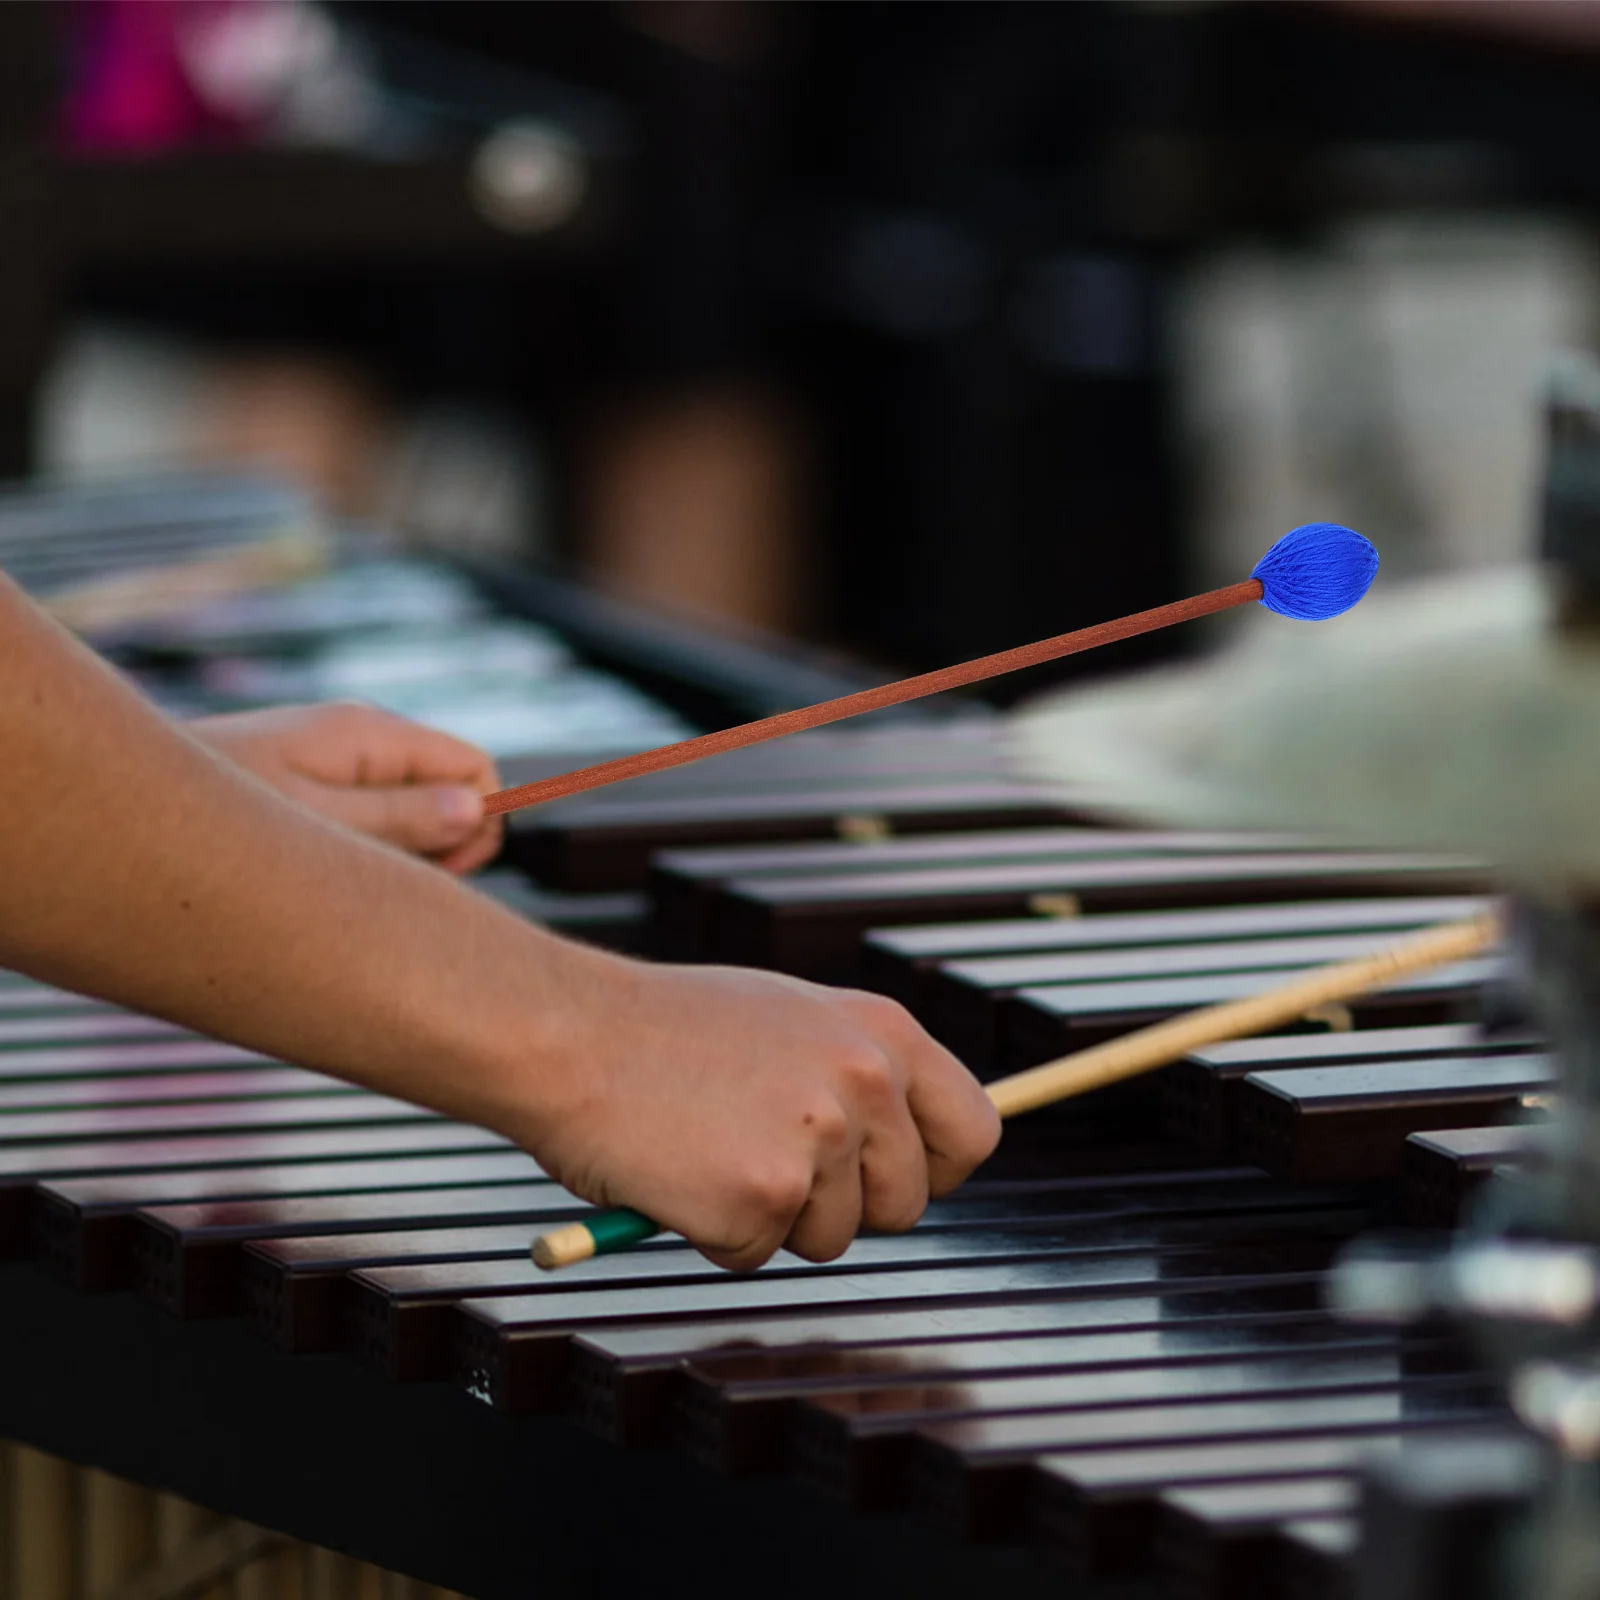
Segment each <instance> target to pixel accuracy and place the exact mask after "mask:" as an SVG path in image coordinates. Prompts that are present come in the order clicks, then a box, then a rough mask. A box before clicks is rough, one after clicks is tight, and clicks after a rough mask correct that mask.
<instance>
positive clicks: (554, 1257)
mask: <svg viewBox="0 0 1600 1600" xmlns="http://www.w3.org/2000/svg"><path fill="white" fill-rule="evenodd" d="M1499 934H1500V924H1499V919H1498V917H1496V915H1495V914H1494V913H1493V912H1484V913H1483V914H1481V915H1479V916H1476V917H1472V918H1470V919H1469V920H1467V921H1465V922H1446V923H1441V924H1440V925H1439V926H1437V927H1433V928H1428V929H1426V930H1424V931H1423V932H1421V933H1418V934H1413V935H1412V937H1411V938H1409V939H1403V940H1401V941H1400V942H1399V943H1397V944H1394V945H1391V946H1390V947H1389V948H1388V949H1386V950H1380V951H1377V952H1376V953H1375V954H1373V955H1370V956H1358V957H1356V958H1355V959H1354V960H1352V961H1339V962H1335V963H1334V964H1333V965H1331V966H1326V967H1317V968H1315V969H1313V970H1312V971H1310V972H1307V973H1303V974H1301V976H1299V977H1298V978H1295V979H1294V980H1293V981H1291V982H1289V983H1286V984H1283V985H1282V986H1281V987H1279V988H1276V989H1269V990H1267V992H1266V993H1265V994H1258V995H1250V996H1248V997H1247V998H1245V999H1243V1000H1225V1001H1223V1002H1222V1003H1221V1004H1220V1005H1212V1006H1202V1007H1201V1008H1200V1010H1198V1011H1187V1012H1185V1013H1184V1014H1183V1015H1182V1016H1177V1017H1170V1018H1168V1020H1167V1021H1165V1022H1157V1023H1154V1024H1153V1025H1152V1026H1150V1027H1148V1028H1140V1029H1138V1030H1137V1031H1136V1032H1134V1033H1125V1034H1123V1035H1122V1037H1121V1038H1118V1039H1111V1040H1108V1041H1107V1042H1106V1043H1104V1044H1097V1045H1091V1046H1090V1047H1089V1048H1088V1049H1087V1050H1079V1051H1076V1052H1074V1053H1073V1054H1072V1055H1069V1056H1062V1057H1061V1058H1060V1059H1059V1060H1057V1061H1047V1062H1045V1063H1044V1065H1043V1066H1038V1067H1030V1068H1029V1069H1028V1070H1027V1071H1026V1072H1018V1073H1015V1074H1013V1075H1012V1076H1011V1077H1009V1078H1000V1079H997V1080H996V1081H995V1082H994V1083H991V1084H989V1085H988V1086H987V1088H986V1089H985V1091H984V1092H985V1093H986V1094H987V1095H988V1096H989V1098H990V1099H991V1100H992V1101H993V1102H994V1104H995V1108H996V1109H997V1110H998V1111H999V1113H1000V1115H1001V1116H1002V1117H1014V1116H1016V1115H1018V1114H1019V1113H1020V1112H1023V1111H1037V1110H1038V1109H1039V1108H1040V1107H1041V1106H1048V1105H1054V1104H1055V1103H1056V1102H1057V1101H1059V1100H1066V1099H1070V1098H1071V1097H1072V1096H1073V1095H1079V1094H1087V1093H1088V1092H1089V1090H1091V1089H1102V1088H1104V1087H1105V1086H1106V1085H1107V1084H1110V1083H1120V1082H1121V1081H1122V1080H1123V1079H1124V1078H1133V1077H1137V1076H1138V1075H1139V1074H1140V1073H1142V1072H1150V1071H1152V1070H1153V1069H1154V1068H1156V1067H1164V1066H1168V1065H1170V1064H1171V1063H1172V1062H1174V1061H1177V1060H1179V1059H1181V1058H1182V1057H1183V1056H1186V1055H1188V1054H1189V1052H1190V1051H1191V1050H1198V1049H1200V1048H1201V1047H1202V1046H1203V1045H1208V1044H1220V1043H1221V1042H1222V1041H1223V1040H1224V1039H1245V1038H1249V1037H1250V1036H1251V1035H1252V1034H1257V1033H1265V1032H1266V1031H1267V1030H1268V1029H1269V1028H1281V1027H1283V1026H1284V1025H1285V1024H1286V1023H1290V1022H1295V1021H1298V1020H1299V1019H1300V1018H1301V1017H1303V1016H1305V1015H1306V1014H1307V1013H1308V1012H1311V1011H1315V1010H1316V1009H1317V1008H1318V1007H1320V1006H1326V1005H1333V1004H1335V1003H1336V1002H1338V1001H1341V1000H1352V999H1354V998H1355V997H1356V996H1358V995H1363V994H1366V993H1367V992H1368V991H1369V990H1372V989H1381V988H1383V987H1384V986H1385V985H1387V984H1390V983H1393V982H1395V981H1396V980H1397V979H1399V978H1404V977H1408V976H1409V975H1410V974H1412V973H1414V972H1425V971H1426V970H1427V969H1428V968H1430V967H1438V966H1443V965H1444V964H1445V963H1446V962H1450V961H1465V960H1467V959H1468V958H1469V957H1471V956H1475V955H1480V954H1482V952H1483V951H1485V950H1487V949H1489V948H1490V946H1492V945H1493V944H1494V943H1495V941H1496V939H1497V938H1498V937H1499ZM658 1232H660V1229H659V1227H658V1226H657V1225H656V1224H655V1223H654V1222H652V1221H651V1220H650V1219H649V1218H648V1217H646V1216H644V1215H642V1214H641V1213H640V1212H637V1211H630V1210H627V1209H626V1208H619V1209H616V1210H609V1211H600V1212H597V1213H596V1214H595V1215H594V1216H593V1217H591V1218H590V1219H589V1221H587V1222H575V1223H572V1224H570V1225H569V1226H567V1227H564V1228H556V1229H554V1230H553V1231H552V1232H550V1233H546V1234H541V1235H540V1236H539V1238H537V1239H535V1240H534V1242H533V1259H534V1260H535V1261H536V1262H538V1264H539V1265H540V1266H541V1267H545V1268H548V1269H552V1270H553V1269H554V1268H556V1267H567V1266H571V1265H572V1264H573V1263H574V1262H577V1261H587V1260H588V1259H589V1257H590V1256H597V1255H608V1254H610V1253H611V1252H612V1251H615V1250H624V1249H626V1248H627V1247H628V1246H629V1245H632V1244H637V1243H638V1242H639V1241H640V1240H641V1239H648V1238H649V1237H650V1235H651V1234H653V1233H658Z"/></svg>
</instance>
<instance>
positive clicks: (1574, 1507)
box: [1017, 359, 1600, 1600]
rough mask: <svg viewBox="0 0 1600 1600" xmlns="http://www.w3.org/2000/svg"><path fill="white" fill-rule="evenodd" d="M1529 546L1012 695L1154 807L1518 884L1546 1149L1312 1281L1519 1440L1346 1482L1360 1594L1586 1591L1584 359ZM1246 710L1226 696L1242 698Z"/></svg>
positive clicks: (1598, 1581) (1592, 701) (1592, 1453)
mask: <svg viewBox="0 0 1600 1600" xmlns="http://www.w3.org/2000/svg"><path fill="white" fill-rule="evenodd" d="M1548 437H1549V460H1548V466H1547V475H1546V493H1545V503H1544V521H1543V539H1542V547H1541V550H1540V555H1541V558H1542V563H1543V564H1542V565H1540V566H1538V567H1529V568H1525V569H1520V570H1516V571H1504V572H1490V573H1485V574H1481V575H1477V576H1474V577H1470V578H1464V579H1454V580H1449V581H1442V582H1433V583H1422V584H1418V585H1415V586H1414V587H1413V588H1412V589H1410V590H1401V591H1396V592H1394V593H1391V594H1390V595H1388V596H1386V597H1384V599H1383V600H1381V601H1379V602H1375V603H1374V604H1372V605H1371V606H1370V607H1369V608H1366V609H1364V611H1363V613H1362V614H1360V615H1357V616H1353V617H1351V618H1350V619H1349V622H1348V625H1347V626H1346V627H1344V628H1343V629H1340V630H1336V631H1334V632H1331V633H1323V634H1320V635H1319V636H1317V637H1316V638H1312V639H1309V640H1306V641H1305V642H1304V644H1303V645H1302V644H1301V642H1300V641H1298V640H1296V641H1294V642H1293V643H1292V644H1291V643H1290V641H1288V640H1286V639H1283V638H1274V639H1269V640H1257V641H1255V642H1254V643H1253V644H1252V645H1251V646H1249V647H1247V648H1245V649H1243V650H1240V651H1237V652H1235V653H1234V655H1233V656H1232V657H1224V658H1223V659H1221V660H1219V661H1218V662H1217V663H1215V664H1214V665H1213V666H1211V667H1209V668H1207V669H1205V670H1204V671H1202V672H1200V673H1197V674H1195V675H1193V676H1192V677H1191V678H1189V679H1187V680H1179V679H1176V678H1174V677H1173V676H1172V675H1170V674H1168V675H1164V677H1162V678H1158V679H1156V680H1154V681H1146V682H1143V683H1140V682H1134V683H1131V684H1128V685H1126V686H1123V687H1120V688H1116V689H1112V690H1108V691H1105V692H1103V693H1100V694H1091V695H1087V696H1084V697H1081V698H1080V699H1078V700H1077V701H1074V700H1073V699H1072V697H1066V698H1064V699H1063V700H1061V701H1060V702H1058V703H1057V704H1056V705H1055V706H1049V705H1047V706H1044V707H1041V708H1039V709H1038V710H1036V711H1033V712H1031V713H1028V714H1027V715H1025V716H1024V717H1023V718H1022V719H1021V721H1020V724H1019V727H1018V730H1017V735H1018V750H1019V755H1020V765H1021V766H1022V768H1023V770H1024V771H1026V772H1027V773H1028V774H1029V775H1031V776H1033V777H1036V778H1048V777H1055V778H1058V779H1060V780H1061V781H1063V782H1070V784H1071V785H1072V792H1073V793H1074V794H1075V795H1077V796H1078V797H1080V798H1081V797H1083V796H1084V795H1085V794H1089V795H1093V796H1095V797H1097V798H1098V799H1099V800H1100V801H1101V802H1102V803H1106V804H1114V805H1117V806H1120V807H1122V808H1124V809H1129V810H1132V811H1135V812H1138V813H1140V814H1143V815H1145V816H1147V817H1150V818H1159V819H1161V820H1162V821H1163V822H1164V823H1167V824H1177V825H1185V826H1210V827H1218V826H1232V827H1243V826H1263V825H1266V823H1267V819H1268V818H1270V819H1271V823H1272V825H1275V826H1279V827H1284V828H1290V829H1302V828H1303V829H1307V830H1314V831H1315V832H1317V833H1319V834H1325V835H1328V836H1333V837H1343V838H1345V839H1346V840H1348V841H1352V842H1353V841H1356V840H1360V841H1362V842H1365V843H1367V844H1369V845H1374V844H1377V843H1378V842H1380V841H1381V842H1383V843H1385V844H1390V845H1393V844H1398V843H1404V844H1406V845H1409V846H1412V847H1419V848H1422V847H1426V848H1450V849H1468V850H1472V851H1474V852H1476V853H1479V854H1481V855H1483V856H1485V857H1487V858H1489V859H1491V860H1493V861H1495V862H1496V863H1497V865H1498V868H1499V870H1500V871H1501V872H1502V873H1503V874H1504V875H1505V877H1506V879H1507V881H1508V882H1509V883H1510V884H1511V885H1512V886H1514V889H1515V895H1514V902H1513V903H1514V935H1513V941H1512V942H1513V950H1514V956H1515V960H1516V966H1517V969H1518V971H1519V974H1520V982H1521V986H1522V987H1523V989H1524V990H1525V992H1526V995H1527V999H1528V1003H1529V1004H1530V1006H1531V1008H1532V1010H1533V1012H1534V1014H1535V1015H1536V1016H1537V1017H1538V1018H1539V1020H1540V1022H1541V1023H1542V1024H1543V1026H1544V1027H1545V1028H1546V1029H1548V1031H1549V1033H1550V1036H1551V1038H1552V1041H1553V1055H1554V1059H1555V1061H1556V1063H1557V1065H1558V1067H1559V1077H1558V1079H1557V1082H1556V1085H1554V1087H1555V1090H1556V1093H1557V1095H1558V1097H1559V1099H1558V1104H1559V1107H1560V1110H1559V1114H1558V1115H1557V1116H1556V1117H1555V1118H1554V1120H1553V1121H1552V1122H1551V1124H1550V1125H1549V1126H1548V1128H1547V1129H1546V1137H1545V1138H1544V1139H1543V1140H1542V1141H1541V1157H1542V1159H1541V1160H1540V1161H1539V1162H1537V1163H1536V1164H1535V1165H1533V1166H1532V1167H1530V1168H1529V1169H1528V1170H1526V1171H1524V1172H1522V1173H1520V1174H1518V1175H1517V1176H1515V1177H1512V1176H1505V1175H1502V1176H1499V1177H1496V1178H1495V1179H1494V1180H1493V1182H1492V1183H1491V1184H1490V1185H1489V1186H1488V1187H1487V1188H1486V1189H1485V1190H1484V1191H1483V1192H1482V1194H1481V1196H1480V1198H1479V1200H1478V1202H1477V1203H1476V1204H1475V1206H1474V1208H1473V1210H1472V1212H1471V1215H1470V1218H1469V1220H1468V1223H1467V1226H1466V1227H1465V1228H1464V1230H1463V1231H1462V1232H1461V1233H1460V1234H1459V1235H1458V1236H1457V1238H1456V1239H1455V1241H1453V1242H1452V1243H1451V1244H1449V1245H1448V1246H1438V1245H1430V1244H1428V1243H1426V1242H1419V1241H1416V1240H1412V1241H1404V1240H1385V1239H1384V1238H1382V1237H1381V1236H1380V1237H1377V1238H1374V1239H1372V1240H1369V1241H1363V1242H1360V1243H1358V1244H1357V1245H1356V1246H1354V1247H1353V1248H1352V1249H1351V1250H1350V1251H1349V1252H1348V1253H1347V1256H1346V1258H1345V1260H1344V1262H1343V1264H1342V1265H1341V1267H1340V1268H1339V1270H1338V1272H1337V1274H1336V1275H1335V1277H1334V1279H1333V1284H1332V1287H1333V1292H1334V1297H1335V1302H1336V1304H1338V1305H1339V1306H1340V1307H1341V1309H1342V1310H1343V1311H1344V1312H1345V1313H1346V1314H1347V1315H1348V1316H1350V1317H1352V1318H1354V1319H1358V1320H1365V1321H1367V1322H1372V1321H1378V1322H1385V1321H1387V1322H1393V1323H1406V1322H1416V1323H1424V1322H1426V1321H1427V1319H1429V1318H1432V1317H1446V1318H1449V1319H1451V1320H1452V1321H1454V1322H1455V1323H1456V1324H1457V1325H1460V1326H1464V1327H1466V1328H1467V1329H1468V1330H1470V1332H1471V1333H1472V1335H1473V1337H1474V1339H1475V1340H1476V1342H1477V1344H1478V1346H1479V1348H1480V1349H1481V1350H1482V1351H1483V1353H1484V1355H1485V1357H1486V1358H1487V1359H1489V1360H1491V1361H1492V1362H1493V1363H1494V1364H1495V1365H1496V1367H1497V1368H1498V1369H1499V1371H1500V1372H1501V1374H1502V1378H1503V1381H1504V1384H1505V1386H1506V1391H1507V1393H1508V1394H1509V1395H1510V1397H1511V1401H1512V1404H1513V1406H1514V1408H1515V1410H1516V1413H1517V1415H1518V1417H1519V1419H1520V1421H1521V1423H1522V1424H1523V1426H1524V1427H1525V1429H1526V1430H1527V1432H1528V1434H1529V1436H1530V1437H1531V1439H1533V1440H1537V1441H1538V1442H1539V1445H1540V1448H1539V1449H1537V1450H1535V1449H1533V1448H1532V1447H1531V1446H1530V1444H1529V1443H1528V1442H1527V1441H1522V1442H1517V1441H1515V1440H1511V1441H1498V1442H1495V1441H1490V1442H1488V1443H1482V1442H1474V1441H1471V1440H1460V1441H1455V1442H1454V1443H1452V1441H1450V1440H1448V1439H1441V1440H1439V1441H1437V1442H1436V1448H1435V1449H1434V1450H1433V1451H1432V1453H1431V1454H1428V1455H1427V1456H1426V1459H1423V1460H1421V1461H1420V1462H1419V1461H1414V1462H1412V1463H1410V1464H1409V1466H1408V1469H1407V1470H1406V1471H1396V1470H1380V1471H1377V1472H1375V1473H1374V1474H1373V1475H1372V1476H1371V1478H1370V1480H1369V1482H1368V1486H1367V1504H1366V1537H1365V1542H1364V1544H1363V1546H1362V1555H1361V1558H1360V1560H1359V1563H1358V1582H1357V1585H1356V1588H1355V1591H1354V1593H1355V1595H1356V1596H1357V1600H1433V1597H1434V1596H1443V1595H1445V1594H1451V1595H1470V1596H1472V1597H1475V1600H1499V1597H1505V1600H1510V1597H1512V1596H1516V1597H1519V1600H1521V1597H1527V1600H1587V1597H1590V1596H1593V1595H1594V1594H1595V1593H1596V1592H1597V1590H1600V1471H1597V1463H1600V923H1597V921H1596V911H1595V906H1596V894H1597V888H1600V821H1597V818H1600V811H1597V808H1596V804H1595V797H1596V795H1597V794H1600V635H1597V634H1596V626H1597V619H1600V365H1597V364H1596V363H1594V362H1592V361H1588V360H1583V359H1571V360H1568V361H1566V362H1564V363H1562V365H1561V367H1560V368H1559V369H1558V371H1557V373H1556V374H1555V377H1554V380H1553V382H1552V384H1551V395H1550V404H1549V429H1548ZM1241 712H1242V716H1241V715H1240V713H1241Z"/></svg>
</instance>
